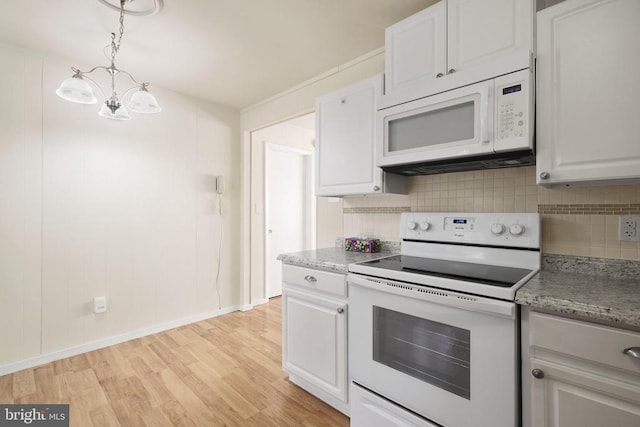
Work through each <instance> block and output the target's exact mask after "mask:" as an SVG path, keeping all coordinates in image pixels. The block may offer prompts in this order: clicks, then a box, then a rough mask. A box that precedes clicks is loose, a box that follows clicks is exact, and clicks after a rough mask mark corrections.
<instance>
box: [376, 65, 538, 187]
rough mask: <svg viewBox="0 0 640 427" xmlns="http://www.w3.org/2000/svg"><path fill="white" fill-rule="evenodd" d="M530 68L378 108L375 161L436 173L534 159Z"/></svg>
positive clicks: (399, 169)
mask: <svg viewBox="0 0 640 427" xmlns="http://www.w3.org/2000/svg"><path fill="white" fill-rule="evenodd" d="M532 74H533V73H532V71H531V69H529V68H526V69H523V70H519V71H515V72H513V73H509V74H505V75H501V76H499V77H495V78H492V79H489V80H484V81H481V82H478V83H474V84H470V85H467V86H463V87H459V88H456V89H452V90H449V91H446V92H442V93H438V94H435V95H432V96H427V97H424V98H420V99H416V100H413V101H410V102H406V103H403V104H399V105H395V106H392V107H388V108H384V109H381V110H379V111H378V113H377V114H378V117H377V120H376V122H377V126H378V129H377V137H378V138H379V139H378V141H377V150H378V153H377V162H378V166H380V167H382V169H383V170H385V171H386V172H392V173H398V174H403V175H417V174H423V175H424V174H433V173H443V172H456V171H466V170H478V169H492V168H501V167H508V166H521V165H528V164H534V163H535V155H534V140H533V139H534V138H533V130H534V128H535V127H534V100H535V95H534V78H533V75H532Z"/></svg>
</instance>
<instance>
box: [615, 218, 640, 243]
mask: <svg viewBox="0 0 640 427" xmlns="http://www.w3.org/2000/svg"><path fill="white" fill-rule="evenodd" d="M618 240H624V241H628V242H629V241H630V242H640V216H621V217H619V218H618Z"/></svg>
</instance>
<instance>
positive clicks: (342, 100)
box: [316, 75, 382, 196]
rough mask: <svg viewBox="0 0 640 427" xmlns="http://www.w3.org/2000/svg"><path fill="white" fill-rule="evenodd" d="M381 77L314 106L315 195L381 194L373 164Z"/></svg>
mask: <svg viewBox="0 0 640 427" xmlns="http://www.w3.org/2000/svg"><path fill="white" fill-rule="evenodd" d="M381 92H382V75H377V76H375V77H373V78H370V79H366V80H363V81H362V82H359V83H356V84H355V85H352V86H349V87H346V88H344V89H342V90H340V91H338V92H334V93H332V94H329V95H325V96H323V97H320V98H318V101H317V103H316V120H317V126H316V129H317V133H316V162H317V163H316V195H317V196H344V195H349V194H368V193H374V192H379V191H381V187H382V170H381V169H380V168H378V167H377V166H376V165H375V157H374V156H375V148H374V117H375V112H376V103H375V101H376V97H377V96H379V95H380V94H381Z"/></svg>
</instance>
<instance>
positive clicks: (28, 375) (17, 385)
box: [12, 369, 36, 399]
mask: <svg viewBox="0 0 640 427" xmlns="http://www.w3.org/2000/svg"><path fill="white" fill-rule="evenodd" d="M35 392H36V380H35V377H34V376H33V369H26V370H24V371H19V372H14V373H13V391H12V394H13V398H14V399H15V398H20V397H23V396H27V395H29V394H34V393H35Z"/></svg>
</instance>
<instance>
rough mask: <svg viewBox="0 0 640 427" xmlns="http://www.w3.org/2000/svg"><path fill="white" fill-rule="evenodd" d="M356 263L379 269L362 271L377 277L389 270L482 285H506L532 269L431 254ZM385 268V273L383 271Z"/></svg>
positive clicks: (513, 282) (382, 275)
mask: <svg viewBox="0 0 640 427" xmlns="http://www.w3.org/2000/svg"><path fill="white" fill-rule="evenodd" d="M359 265H360V266H363V267H367V268H371V269H376V270H380V271H379V272H375V273H374V271H373V270H372V271H371V272H367V273H365V274H371V275H375V276H377V277H381V278H387V277H389V276H391V275H392V274H390V273H392V272H395V271H398V272H404V273H413V274H419V275H422V276H435V277H443V278H447V279H454V280H462V281H467V282H474V283H481V284H484V285H490V286H497V287H501V288H510V287H512V286H514V285H515V284H516V283H518V282H519V281H520V280H522V279H523V278H524V277H525V276H527V275H528V274H529V273H531V272H532V271H533V270H529V269H526V268H515V267H502V266H497V265H486V264H477V263H471V262H461V261H449V260H441V259H433V258H422V257H415V256H408V255H394V256H390V257H387V258H381V259H377V260H373V261H366V262H362V263H359ZM385 271H387V273H386V274H385Z"/></svg>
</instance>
